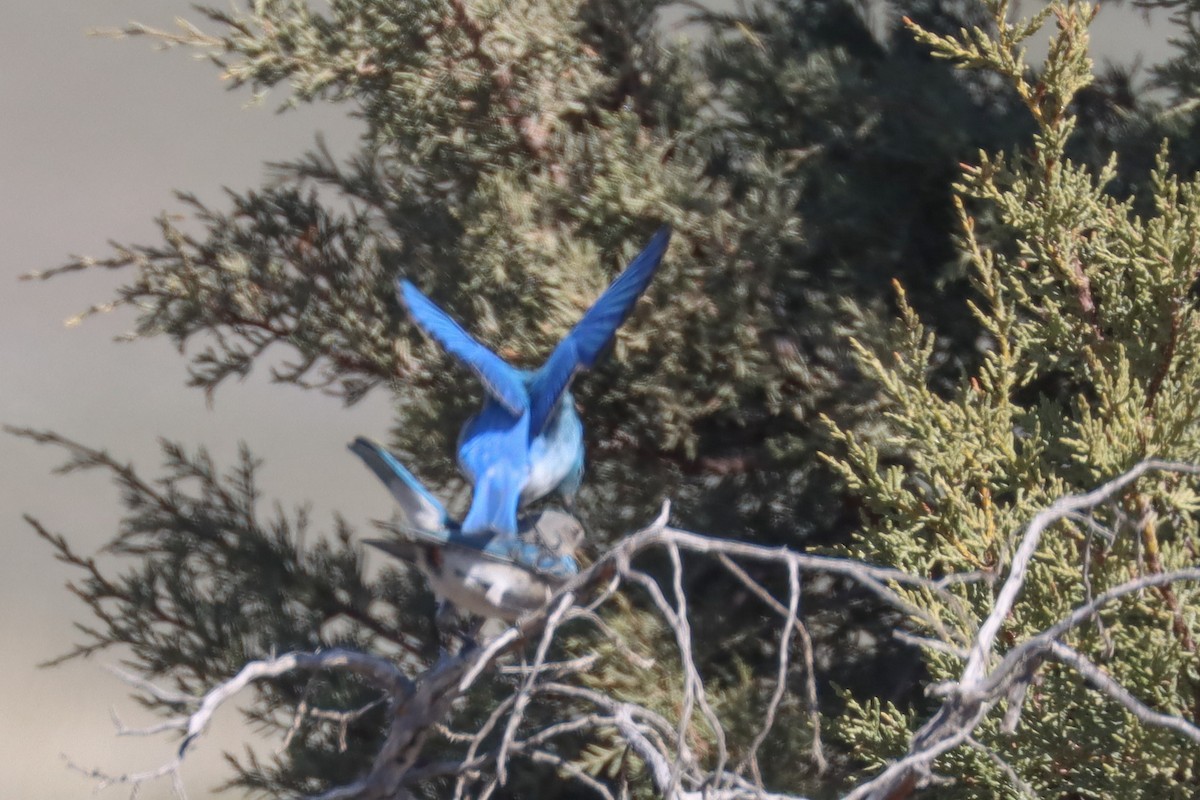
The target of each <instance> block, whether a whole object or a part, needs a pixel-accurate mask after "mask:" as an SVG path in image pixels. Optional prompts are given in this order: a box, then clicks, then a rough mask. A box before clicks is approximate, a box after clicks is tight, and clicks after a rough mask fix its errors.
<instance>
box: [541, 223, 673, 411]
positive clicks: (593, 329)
mask: <svg viewBox="0 0 1200 800" xmlns="http://www.w3.org/2000/svg"><path fill="white" fill-rule="evenodd" d="M670 241H671V229H670V228H669V227H663V228H660V229H659V230H658V233H656V234H654V238H652V239H651V240H650V242H649V243H648V244H647V245H646V246H645V247H644V248H643V249H642V252H640V253H638V255H637V257H636V258H634V259H633V261H631V262H630V263H629V266H628V267H626V268H625V271H624V272H622V273H621V274H620V275H619V276H617V279H616V280H615V281H613V282H612V283H611V284H609V287H608V288H607V289H605V290H604V294H602V295H600V299H598V300H597V301H596V302H595V303H593V304H592V307H591V308H589V309H588V310H587V313H585V314H584V315H583V318H582V319H580V320H579V322H577V323H576V324H575V327H574V328H571V331H570V333H568V334H567V335H566V337H564V338H563V340H562V341H561V342H559V343H558V346H557V347H555V348H554V352H553V353H551V354H550V358H548V359H546V363H545V364H543V365H542V367H541V369H539V370H538V371H537V372H536V373H535V374H534V377H533V380H532V382H531V384H530V386H529V398H530V403H531V405H532V417H531V419H530V422H529V425H530V428H531V429H532V430H533V432H534V433H535V434H536V433H540V432H541V430H542V427H543V426H544V425H545V424H546V421H547V420H548V419H549V417H550V414H551V412H552V411H553V410H554V406H555V405H556V404H557V403H558V401H559V398H560V397H562V393H563V391H564V390H565V389H566V388H567V386H568V384H570V382H571V379H572V378H573V377H575V373H576V372H578V371H579V370H580V369H583V368H586V367H590V366H592V365H593V364H594V363H596V359H597V358H599V356H600V354H601V353H602V352H603V351H604V348H605V346H607V345H608V343H609V342H610V341H612V338H613V336H614V335H616V332H617V328H619V327H621V323H622V322H624V321H625V318H626V317H628V316H629V313H630V312H631V311H632V310H633V307H634V305H635V304H636V303H637V300H638V298H639V297H641V295H642V292H644V291H645V290H646V287H647V286H648V285H650V279H651V278H653V277H654V273H655V271H656V270H657V269H658V265H659V264H660V263H661V262H662V257H663V254H664V253H666V252H667V245H668V244H669V243H670Z"/></svg>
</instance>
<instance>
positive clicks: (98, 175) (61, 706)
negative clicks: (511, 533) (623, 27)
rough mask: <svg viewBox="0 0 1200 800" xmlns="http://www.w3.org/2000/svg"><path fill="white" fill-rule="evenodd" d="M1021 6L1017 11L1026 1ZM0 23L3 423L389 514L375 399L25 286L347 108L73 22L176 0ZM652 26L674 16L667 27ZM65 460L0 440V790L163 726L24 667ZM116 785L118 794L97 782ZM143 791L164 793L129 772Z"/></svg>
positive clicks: (81, 288) (61, 514) (1105, 29)
mask: <svg viewBox="0 0 1200 800" xmlns="http://www.w3.org/2000/svg"><path fill="white" fill-rule="evenodd" d="M1031 7H1032V4H1027V7H1026V8H1025V9H1024V11H1025V12H1028V11H1030V10H1032V8H1031ZM5 10H6V12H7V14H6V22H7V23H8V24H6V25H5V27H4V29H3V32H0V39H2V40H3V41H2V46H0V232H3V246H2V247H0V330H2V333H3V335H2V336H0V422H2V423H4V424H8V425H17V426H30V427H36V428H49V429H53V430H56V431H58V432H60V433H62V434H64V435H66V436H69V437H71V438H74V439H77V440H79V441H81V442H83V443H85V444H88V445H92V446H96V447H105V448H107V449H108V450H109V451H110V452H111V453H112V454H113V455H114V456H115V457H116V458H117V459H118V460H121V461H130V462H133V463H135V464H136V465H137V466H139V467H140V468H142V469H143V470H144V471H145V473H146V474H148V475H152V474H154V472H155V471H156V467H157V465H158V464H159V460H160V457H159V450H158V444H157V442H158V439H159V437H164V436H165V437H170V438H172V439H176V440H179V441H181V442H183V443H184V444H185V445H188V446H189V447H190V446H196V445H204V446H206V447H207V448H209V450H210V452H211V453H212V455H213V456H214V457H215V458H216V460H217V462H218V464H222V465H228V464H231V463H232V462H233V461H234V458H235V456H236V452H237V444H238V442H239V441H243V440H244V441H246V442H248V443H249V444H251V445H252V447H253V450H254V451H255V453H256V454H258V455H259V456H261V457H263V458H265V459H266V467H265V469H264V470H263V471H262V473H261V478H262V482H263V488H264V490H265V492H266V497H267V498H268V499H267V500H266V502H273V501H274V500H278V501H279V502H281V503H283V504H284V505H285V506H289V507H290V506H293V505H296V504H300V503H309V504H311V507H312V510H313V519H314V522H315V523H316V525H315V527H316V528H317V529H327V528H328V527H329V521H330V518H331V516H332V514H333V512H334V511H335V510H338V511H341V512H342V513H344V514H345V515H346V516H347V517H348V519H349V520H350V521H351V523H352V524H355V525H356V526H357V527H359V529H360V530H361V529H362V528H363V527H365V526H366V525H367V520H369V519H371V518H383V517H387V516H388V515H389V514H390V513H391V512H390V508H389V501H388V497H387V495H386V493H385V492H382V491H380V487H379V486H378V484H377V483H376V481H375V480H374V479H373V478H370V477H368V476H367V474H366V472H365V471H363V469H362V468H361V466H360V465H359V464H358V462H357V461H356V460H355V459H354V458H353V457H352V456H351V455H350V454H349V453H348V451H347V450H346V449H345V445H346V443H347V442H348V441H350V440H351V439H352V438H353V437H354V436H355V435H358V434H360V433H361V434H366V435H371V436H375V437H379V438H382V437H384V436H385V435H386V431H387V428H388V425H389V421H390V411H389V408H388V402H387V397H386V394H385V393H383V392H376V393H374V394H372V395H369V396H368V398H367V399H366V400H365V401H363V402H362V403H360V404H358V405H356V406H354V407H352V408H350V409H345V408H343V406H342V405H341V403H340V402H339V401H337V400H334V399H332V398H326V397H322V396H320V395H318V394H317V393H315V392H301V391H298V390H296V389H294V388H290V387H283V386H273V385H271V384H270V382H269V380H268V376H267V375H266V374H265V373H264V372H263V371H261V370H260V371H258V372H256V373H255V374H253V375H252V376H251V377H250V378H249V379H247V380H246V381H244V382H243V383H240V384H231V385H228V386H225V387H223V388H222V389H221V390H220V391H219V392H218V393H217V395H216V397H215V402H214V404H213V405H212V406H211V407H209V406H207V405H206V403H205V398H204V395H203V394H202V393H201V392H199V391H196V390H192V389H188V388H186V386H185V385H184V384H185V381H186V377H187V375H186V371H185V364H184V362H183V361H182V360H181V359H180V358H179V357H178V355H177V354H176V353H175V352H174V351H173V350H172V349H171V347H170V346H169V344H168V343H167V342H164V341H161V340H155V341H152V342H138V343H136V344H119V343H115V342H114V341H113V339H114V337H116V336H119V335H120V334H121V333H122V332H123V331H124V330H125V328H126V327H127V326H128V325H130V324H131V316H130V315H129V314H127V313H122V312H116V313H113V314H106V315H100V316H96V317H92V318H90V319H88V320H86V321H85V322H84V323H82V324H81V325H78V326H75V327H67V326H66V325H64V321H65V320H67V319H68V318H70V317H72V316H74V315H75V314H77V313H79V312H80V311H82V310H84V309H85V308H87V307H88V306H90V305H91V304H93V303H96V302H101V301H104V300H106V299H108V298H110V297H111V296H112V294H113V288H114V287H115V286H116V284H117V282H118V279H119V278H120V276H119V275H115V274H102V273H99V272H94V273H90V274H77V275H73V276H67V277H64V278H60V279H57V280H54V281H50V282H45V283H43V282H38V281H31V282H29V281H27V282H20V281H19V280H18V276H20V275H21V274H23V273H26V272H29V271H32V270H38V269H45V268H49V267H53V266H57V265H59V264H61V263H63V262H64V261H65V260H66V259H67V257H68V256H69V255H71V254H84V255H97V256H99V255H104V254H106V253H107V251H108V246H107V244H106V243H107V242H108V241H109V240H113V241H117V242H125V243H141V242H148V241H154V239H155V223H154V217H155V216H156V215H158V214H159V213H160V212H162V211H167V212H172V211H177V210H179V205H178V204H177V203H176V202H175V201H174V199H173V197H172V194H171V192H172V190H174V189H186V190H188V191H191V192H194V193H196V194H197V195H199V196H200V197H201V199H203V200H205V201H208V202H210V203H213V204H215V205H217V206H218V207H219V206H220V205H221V204H220V195H221V192H222V187H224V186H229V187H231V188H238V189H242V188H248V187H251V186H254V185H256V184H259V183H261V182H262V181H263V180H264V179H265V178H266V176H267V174H268V169H267V166H266V164H267V162H269V161H273V160H283V159H287V158H292V157H296V156H299V155H300V154H301V153H302V152H303V151H304V150H305V149H307V148H308V147H310V146H311V145H312V144H313V142H314V139H315V137H316V136H317V135H321V136H323V137H324V138H325V140H326V141H327V143H328V145H329V147H330V149H331V150H332V151H333V152H334V153H335V154H336V153H342V152H346V151H347V150H348V149H349V147H350V145H351V144H352V143H353V142H354V140H355V137H356V134H357V127H356V123H355V120H352V119H350V118H348V116H347V115H346V112H347V111H348V110H349V109H348V107H332V106H325V107H303V108H301V109H299V110H298V111H291V112H288V113H286V114H277V113H275V109H276V106H277V104H278V98H274V99H273V98H272V97H270V96H268V97H266V98H264V99H263V100H262V101H261V102H259V103H255V102H254V98H253V97H252V96H251V95H250V94H249V93H248V92H238V93H230V92H225V91H222V87H221V84H220V81H219V80H218V74H217V70H215V69H214V68H213V67H212V66H211V65H208V64H205V63H201V62H197V61H196V59H195V58H194V57H193V56H192V55H191V54H189V53H186V52H183V51H170V52H166V53H155V52H153V49H154V48H153V47H152V45H151V43H150V42H149V41H148V40H138V39H131V40H128V39H127V40H123V41H114V40H112V39H109V38H101V37H94V36H88V35H87V32H88V31H89V30H91V29H95V28H106V27H117V26H120V25H122V24H124V23H126V22H128V21H130V20H137V21H139V22H144V23H146V24H149V25H151V26H154V27H159V28H167V27H170V26H172V25H173V24H174V23H173V20H174V18H175V17H176V16H180V15H182V16H191V17H192V18H196V17H195V15H194V14H191V13H190V3H189V2H187V1H186V0H87V2H78V1H77V2H70V3H52V4H51V3H42V2H37V0H17V2H15V3H11V2H10V3H6V4H5ZM668 24H669V21H668ZM1168 28H1169V26H1168V25H1167V23H1166V21H1165V20H1164V19H1162V18H1161V16H1160V17H1154V18H1149V19H1148V18H1146V17H1145V16H1143V15H1142V14H1141V12H1139V11H1137V10H1136V9H1133V8H1132V7H1130V6H1128V5H1125V4H1121V5H1107V4H1106V5H1105V7H1104V8H1103V9H1102V13H1101V14H1100V16H1099V18H1098V20H1097V22H1096V25H1095V26H1094V28H1093V40H1094V53H1095V55H1096V56H1097V57H1098V59H1109V60H1111V61H1113V62H1115V63H1118V64H1128V63H1132V62H1134V61H1135V60H1136V59H1139V58H1140V59H1141V61H1142V63H1143V64H1145V65H1149V64H1153V63H1155V62H1156V61H1158V60H1160V59H1161V58H1162V57H1163V56H1164V54H1165V40H1166V37H1167V35H1168ZM60 462H61V453H60V452H57V451H55V450H54V449H52V448H47V447H38V446H36V445H34V444H32V443H30V442H28V441H25V440H17V439H14V438H12V437H9V436H2V437H0V532H2V533H3V536H4V542H5V550H4V552H5V556H4V558H2V559H0V640H2V641H4V642H6V646H5V647H4V648H2V649H0V672H2V674H3V675H4V677H5V679H6V681H5V682H6V688H7V691H5V692H4V693H3V695H2V697H3V699H2V700H0V752H3V753H4V754H5V758H4V759H3V766H0V797H4V798H27V799H28V800H40V799H41V798H69V797H87V796H91V794H92V792H93V790H94V788H95V782H94V781H92V780H91V779H89V778H87V777H85V776H83V775H80V774H78V773H77V772H73V771H71V770H70V769H69V768H68V766H67V759H70V761H72V762H74V763H76V764H78V765H79V766H81V767H83V768H92V767H99V768H103V769H104V770H106V771H109V772H117V771H122V770H134V771H136V770H141V769H148V768H152V767H155V766H157V765H158V764H160V763H162V762H163V761H165V760H167V759H169V758H170V757H171V755H172V752H173V749H174V746H173V744H172V742H171V741H170V740H167V739H159V738H155V739H138V738H131V737H118V736H116V730H115V727H114V723H113V719H112V713H113V712H115V713H116V714H117V715H119V717H120V718H121V720H122V722H124V723H125V724H127V725H137V724H145V723H146V722H148V721H149V720H148V719H147V718H146V717H145V716H144V715H142V714H139V709H138V708H137V707H136V706H135V705H134V704H133V702H132V701H131V700H129V699H128V697H127V693H126V691H125V687H124V686H123V685H122V684H121V683H120V681H119V680H118V679H117V678H115V677H114V676H112V675H111V674H109V673H108V672H107V671H106V670H105V669H104V665H105V664H111V663H114V662H115V661H116V660H117V658H118V655H119V654H116V653H112V654H106V655H102V656H100V657H97V658H95V659H92V660H86V661H75V662H71V663H69V664H67V665H65V666H60V667H56V668H54V669H39V668H38V667H37V664H38V663H39V662H43V661H46V660H48V659H52V658H54V657H55V656H57V655H59V654H61V653H63V652H65V651H66V650H67V649H69V646H70V645H71V643H72V642H73V641H75V636H74V630H73V627H72V625H73V623H76V622H84V621H86V617H85V610H84V609H83V608H82V606H81V605H80V604H79V603H78V602H77V601H75V599H74V598H73V597H72V595H70V594H69V593H68V592H67V591H66V589H65V588H64V582H65V581H66V579H67V578H68V577H70V576H71V574H70V571H68V570H67V569H66V568H65V567H63V566H62V565H60V564H57V563H56V562H55V561H54V560H53V559H52V557H51V554H50V548H49V546H48V545H47V544H46V543H44V542H42V541H41V540H39V539H37V538H36V537H35V535H34V533H33V530H32V529H31V528H30V527H29V526H28V525H26V524H25V523H24V522H23V521H22V519H21V516H22V514H26V513H27V514H30V515H32V516H35V517H37V518H38V519H39V520H40V521H41V522H42V523H43V524H45V525H46V527H47V528H49V529H50V530H51V531H53V532H56V533H63V534H66V535H67V536H68V538H69V539H70V540H71V541H72V542H73V543H74V545H75V546H76V547H77V548H78V549H79V550H80V551H81V552H84V553H90V552H91V551H92V550H94V549H95V547H96V546H98V544H99V543H100V542H102V541H104V540H105V539H106V538H107V537H108V536H109V535H110V534H111V532H112V530H113V528H114V526H115V524H116V522H117V519H118V513H117V512H118V504H117V496H116V492H115V490H114V488H113V486H112V485H111V484H110V483H109V481H108V480H107V479H106V478H105V477H103V476H102V475H100V474H98V473H97V474H84V475H72V476H67V477H61V478H60V477H54V476H52V475H51V474H50V473H51V470H52V469H53V468H54V467H55V466H56V465H57V464H58V463H60ZM217 728H218V730H217V731H216V733H217V735H216V736H214V737H210V738H207V739H205V740H203V741H201V742H200V744H199V746H198V747H197V748H196V749H195V752H194V755H193V756H192V757H190V759H189V763H188V766H187V768H186V769H185V775H186V777H187V784H188V788H189V791H190V794H191V796H193V797H197V796H199V797H203V796H208V795H209V792H210V791H211V789H212V788H213V787H214V786H215V785H217V784H219V783H220V781H221V777H222V774H223V773H222V772H221V771H220V769H219V766H220V764H221V758H220V751H221V748H222V747H223V746H224V747H229V748H234V749H240V748H241V747H242V743H243V742H245V741H247V740H248V736H247V734H250V733H251V732H249V731H245V730H242V729H241V727H240V725H239V720H238V719H237V715H236V713H235V712H232V711H231V710H229V709H227V710H226V711H225V712H224V713H223V715H219V716H218V725H217ZM108 793H109V794H110V795H111V796H125V795H126V794H127V790H125V789H122V788H120V787H114V788H111V789H109V790H108ZM141 796H142V797H146V798H157V797H167V796H170V786H169V785H167V784H159V785H154V786H150V787H146V789H145V790H143V793H142V794H141Z"/></svg>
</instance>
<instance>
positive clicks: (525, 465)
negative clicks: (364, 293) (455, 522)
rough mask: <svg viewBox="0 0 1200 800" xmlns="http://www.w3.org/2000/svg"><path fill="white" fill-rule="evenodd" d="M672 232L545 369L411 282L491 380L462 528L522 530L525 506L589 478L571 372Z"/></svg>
mask: <svg viewBox="0 0 1200 800" xmlns="http://www.w3.org/2000/svg"><path fill="white" fill-rule="evenodd" d="M670 239H671V231H670V229H669V228H665V227H664V228H662V229H660V230H659V231H658V233H656V234H654V237H653V238H652V239H651V240H650V242H649V244H647V245H646V247H645V249H643V250H642V252H641V253H639V254H638V255H637V257H636V258H634V259H633V261H632V262H630V264H629V266H628V267H626V268H625V271H624V272H622V273H621V274H620V275H619V276H618V277H617V279H616V280H614V281H613V282H612V283H611V284H610V285H609V287H608V288H607V289H605V290H604V294H602V295H600V298H599V299H598V300H597V301H596V302H595V303H594V304H593V305H592V307H591V308H589V309H588V310H587V313H585V314H584V315H583V318H582V319H580V320H579V322H578V323H576V325H575V327H573V328H572V329H571V331H570V332H569V333H568V334H567V335H566V337H565V338H564V339H563V340H562V341H561V342H559V343H558V346H557V347H555V348H554V351H553V352H552V353H551V354H550V357H549V358H548V359H546V363H544V364H543V365H542V366H541V367H540V368H539V369H537V370H533V371H530V370H522V369H517V368H516V367H513V366H512V365H510V364H509V363H508V362H506V361H505V360H504V359H502V358H500V356H498V355H496V354H495V353H493V352H492V351H491V350H489V349H488V348H487V347H485V346H484V345H482V344H480V343H479V342H478V341H476V340H475V339H474V338H473V337H472V336H471V335H470V334H469V333H467V332H466V331H465V330H463V329H462V327H460V326H459V324H458V323H457V322H455V321H454V320H453V319H451V318H450V317H449V316H447V314H446V313H445V312H444V311H442V310H441V309H440V308H438V307H437V305H435V304H434V303H433V301H432V300H430V299H429V298H428V297H426V296H425V295H424V294H422V293H421V291H420V290H419V289H417V287H416V286H414V285H413V284H411V283H409V282H408V281H400V282H399V283H398V286H397V288H398V291H399V294H400V299H401V302H403V303H404V305H405V306H406V307H407V308H408V311H409V313H410V314H412V317H413V319H414V320H415V321H416V322H417V324H418V325H420V326H421V328H422V329H423V330H424V331H425V332H426V333H427V334H429V335H430V336H431V337H433V338H434V339H435V340H436V341H437V342H438V343H439V344H441V346H442V347H444V348H445V349H446V350H447V351H449V352H450V353H451V354H452V355H454V356H455V357H457V358H458V359H459V360H461V361H462V362H463V363H464V364H466V365H467V366H469V367H470V368H471V369H472V370H474V371H475V373H476V374H477V375H478V376H479V379H480V380H481V381H482V382H483V387H484V390H485V394H484V400H483V408H481V409H480V410H479V413H478V414H476V415H475V416H473V417H471V418H470V419H469V420H467V422H466V424H465V425H464V426H463V429H462V433H461V434H460V435H459V440H458V463H459V467H460V468H461V469H462V470H463V472H464V473H466V475H467V477H468V478H469V479H470V480H471V482H472V484H473V485H474V493H473V494H472V496H471V508H470V510H469V511H468V512H467V516H466V518H465V519H464V520H463V524H462V530H463V532H464V533H482V532H484V531H488V530H490V531H493V532H495V533H497V534H501V535H506V536H515V535H516V533H517V509H518V508H519V507H520V506H523V505H525V504H527V503H531V502H533V501H534V500H537V499H539V498H541V497H545V496H546V495H548V494H550V493H551V492H555V491H557V492H558V493H559V494H561V495H563V497H564V498H565V499H566V500H567V501H568V502H570V501H571V500H572V499H573V498H574V495H575V492H576V491H577V490H578V489H579V484H580V481H581V480H582V478H583V423H582V422H581V421H580V419H579V415H578V414H577V413H576V411H575V400H574V398H572V397H571V392H570V385H571V379H572V378H573V377H574V376H575V373H576V372H578V371H579V370H581V369H584V368H586V367H590V366H592V364H594V363H595V361H596V359H597V358H598V357H599V356H600V354H601V353H602V352H604V348H605V346H606V345H607V344H608V343H609V341H611V340H612V337H613V335H614V334H615V333H616V331H617V328H619V327H620V325H621V323H622V322H624V321H625V318H626V317H627V316H629V312H630V311H632V310H633V306H634V304H635V303H636V302H637V299H638V297H640V296H641V294H642V292H643V291H645V289H646V286H647V285H649V283H650V279H651V278H652V277H654V271H655V270H656V269H657V268H658V265H659V262H660V261H662V257H663V254H664V253H665V252H666V250H667V244H668V243H669V242H670Z"/></svg>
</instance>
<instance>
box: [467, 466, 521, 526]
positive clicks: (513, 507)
mask: <svg viewBox="0 0 1200 800" xmlns="http://www.w3.org/2000/svg"><path fill="white" fill-rule="evenodd" d="M523 483H524V481H523V480H522V479H521V476H519V475H515V474H512V473H510V472H508V471H506V470H500V469H494V470H489V471H488V472H487V473H485V474H484V475H481V476H480V478H479V479H478V480H476V482H475V492H474V494H473V495H472V496H471V509H470V510H469V511H468V512H467V518H466V519H464V520H463V524H462V530H463V533H466V534H478V533H486V532H488V531H492V532H493V533H495V534H497V535H499V536H516V535H517V502H518V501H519V500H520V498H521V487H522V484H523Z"/></svg>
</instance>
